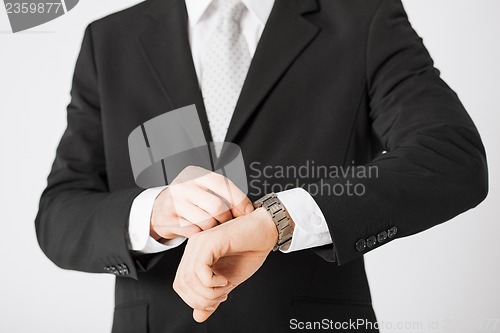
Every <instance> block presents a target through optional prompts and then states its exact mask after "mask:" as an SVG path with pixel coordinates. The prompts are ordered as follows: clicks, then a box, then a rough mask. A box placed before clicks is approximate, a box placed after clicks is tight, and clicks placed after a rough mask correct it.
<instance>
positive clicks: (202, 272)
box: [194, 263, 229, 288]
mask: <svg viewBox="0 0 500 333" xmlns="http://www.w3.org/2000/svg"><path fill="white" fill-rule="evenodd" d="M194 271H195V273H196V276H197V277H198V279H199V280H200V282H201V284H202V285H203V286H205V287H208V288H216V287H225V286H227V285H228V283H229V281H228V280H227V279H226V278H225V277H224V276H222V275H217V274H214V273H213V271H212V268H210V266H209V265H207V264H204V263H196V264H195V266H194Z"/></svg>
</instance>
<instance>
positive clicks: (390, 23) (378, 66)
mask: <svg viewBox="0 0 500 333" xmlns="http://www.w3.org/2000/svg"><path fill="white" fill-rule="evenodd" d="M366 61H367V64H366V67H367V88H366V89H367V95H368V98H369V109H370V115H369V116H370V119H371V125H372V130H373V133H374V135H375V137H376V138H377V139H378V140H379V141H380V145H381V146H382V147H383V149H384V150H386V151H387V153H385V154H381V155H379V156H378V157H376V158H375V159H374V160H373V161H371V162H370V163H369V164H368V165H365V171H366V170H368V168H369V167H372V170H377V172H376V174H375V173H373V174H372V177H371V178H367V179H362V180H361V181H360V180H359V179H355V178H350V177H347V178H343V179H336V180H333V179H330V180H328V181H329V182H330V185H331V186H333V185H334V184H335V183H338V182H342V183H345V182H346V181H351V182H352V183H356V182H358V183H359V182H361V183H363V185H364V188H365V189H366V191H365V194H364V195H360V196H356V195H354V196H347V195H344V196H339V197H328V196H321V195H316V196H314V198H315V200H316V202H317V203H318V205H319V206H320V208H321V210H322V212H323V213H324V215H325V217H326V220H327V223H328V227H329V230H330V233H331V236H332V240H333V244H334V247H333V248H332V247H331V246H330V247H322V248H317V249H315V251H316V252H317V253H318V254H319V255H321V256H322V257H323V258H324V259H326V260H329V261H333V260H334V259H336V260H337V261H338V263H339V264H343V263H346V262H349V261H351V260H353V259H356V258H358V257H360V256H362V255H363V254H365V253H367V252H368V251H370V250H372V249H375V248H377V247H379V246H381V245H383V244H386V243H388V242H389V241H391V240H394V239H396V238H399V237H405V236H409V235H412V234H415V233H418V232H421V231H423V230H425V229H428V228H430V227H433V226H435V225H438V224H440V223H442V222H445V221H447V220H449V219H451V218H453V217H454V216H456V215H458V214H460V213H462V212H464V211H466V210H468V209H470V208H473V207H475V206H476V205H478V204H479V203H480V202H481V201H482V200H483V199H484V198H485V197H486V195H487V192H488V176H487V166H486V156H485V151H484V147H483V145H482V142H481V138H480V136H479V134H478V132H477V130H476V128H475V126H474V124H473V122H472V120H471V119H470V117H469V116H468V114H467V112H466V111H465V109H464V107H463V106H462V104H461V103H460V101H459V99H458V97H457V95H456V94H455V93H454V92H453V91H452V90H451V89H450V88H449V87H448V86H447V85H446V83H445V82H443V81H442V80H441V79H440V73H439V71H438V70H437V69H436V68H434V64H433V61H432V59H431V57H430V55H429V53H428V52H427V50H426V48H425V47H424V45H423V43H422V40H421V38H419V36H418V35H417V34H416V33H415V31H414V30H413V29H412V27H411V25H410V23H409V21H408V17H407V15H406V13H405V11H404V8H403V5H402V3H401V1H400V0H383V1H381V4H380V6H379V7H378V9H377V11H376V13H375V15H374V17H373V20H372V23H371V27H370V30H369V35H368V38H367V56H366ZM373 168H376V169H373ZM375 175H376V176H377V177H375ZM333 249H335V250H333Z"/></svg>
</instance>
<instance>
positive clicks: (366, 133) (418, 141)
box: [36, 0, 487, 333]
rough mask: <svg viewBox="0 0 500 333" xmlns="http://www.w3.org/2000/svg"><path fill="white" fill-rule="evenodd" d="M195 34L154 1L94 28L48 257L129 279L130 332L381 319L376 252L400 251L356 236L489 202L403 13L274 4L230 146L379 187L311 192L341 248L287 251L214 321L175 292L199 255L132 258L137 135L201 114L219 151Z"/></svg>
mask: <svg viewBox="0 0 500 333" xmlns="http://www.w3.org/2000/svg"><path fill="white" fill-rule="evenodd" d="M187 22H188V21H187V13H186V8H185V4H184V2H183V1H182V0H149V1H146V2H143V3H140V4H138V5H136V6H134V7H132V8H129V9H127V10H124V11H121V12H119V13H116V14H113V15H111V16H108V17H106V18H103V19H101V20H98V21H96V22H94V23H92V24H91V25H90V26H89V27H88V28H87V30H86V32H85V36H84V39H83V45H82V49H81V53H80V55H79V58H78V60H77V64H76V69H75V74H74V80H73V87H72V91H71V97H72V99H71V103H70V105H69V106H68V127H67V130H66V132H65V133H64V136H63V138H62V140H61V142H60V145H59V147H58V149H57V156H56V159H55V162H54V165H53V168H52V171H51V173H50V176H49V178H48V186H47V188H46V190H45V191H44V193H43V195H42V198H41V202H40V210H39V214H38V216H37V219H36V231H37V235H38V239H39V243H40V246H41V248H42V249H43V251H44V252H45V253H46V255H47V256H48V257H49V258H50V259H51V260H52V261H53V262H54V263H56V264H57V265H58V266H60V267H62V268H65V269H72V270H78V271H84V272H93V273H104V272H105V270H104V267H106V266H108V267H109V266H113V265H126V267H127V268H128V272H127V273H124V274H122V276H119V277H117V280H116V291H115V295H116V309H115V318H114V328H113V331H114V332H122V333H123V332H134V333H142V332H151V333H159V332H193V333H194V332H223V333H225V332H239V333H245V332H259V333H261V332H288V331H289V321H290V319H292V318H297V319H298V320H302V321H306V320H321V319H323V318H327V319H331V320H334V321H348V320H349V319H352V320H356V319H367V320H372V321H374V320H375V314H374V312H373V309H372V305H371V298H370V291H369V286H368V282H367V278H366V274H365V269H364V263H363V255H364V254H365V253H367V252H369V251H370V250H372V249H375V248H378V247H379V246H383V245H385V244H387V243H388V242H389V241H391V239H387V240H385V241H383V242H377V244H376V245H375V246H373V247H372V248H366V249H363V250H362V251H358V249H357V248H356V243H357V242H358V240H360V239H367V238H369V237H370V236H373V235H375V236H376V235H378V234H379V233H380V232H382V231H386V230H389V229H390V228H392V227H397V230H398V232H397V236H396V237H395V238H401V237H405V236H409V235H412V234H415V233H417V232H421V231H423V230H426V229H428V228H430V227H433V226H435V225H438V224H440V223H442V222H445V221H447V220H449V219H451V218H453V217H454V216H456V215H458V214H460V213H461V212H463V211H466V210H468V209H470V208H472V207H474V206H476V205H477V204H478V203H479V202H481V201H482V200H483V198H484V197H485V196H486V193H487V170H486V157H485V152H484V148H483V145H482V143H481V139H480V137H479V134H478V132H477V130H476V128H475V126H474V124H473V122H472V121H471V119H470V118H469V116H468V114H467V112H466V111H465V110H464V107H463V106H462V104H461V103H460V101H459V99H458V98H457V96H456V94H455V93H454V92H453V91H452V90H451V89H450V88H449V87H448V86H447V85H446V84H445V83H444V82H443V81H442V80H441V79H440V74H439V71H438V70H437V69H435V68H434V66H433V61H432V59H431V57H430V55H429V53H428V52H427V50H426V48H425V47H424V45H423V43H422V40H421V39H420V38H419V37H418V35H417V34H416V33H415V31H414V30H413V29H412V27H411V26H410V23H409V21H408V18H407V16H406V13H405V11H404V9H403V6H402V4H401V1H400V0H372V1H361V0H349V1H347V0H276V3H275V5H274V8H273V10H272V12H271V15H270V17H269V21H268V23H267V25H266V28H265V30H264V32H263V35H262V38H261V40H260V42H259V45H258V47H257V50H256V53H255V55H254V58H253V60H252V64H251V67H250V70H249V72H248V76H247V79H246V81H245V84H244V87H243V89H242V92H241V96H240V99H239V101H238V104H237V106H236V110H235V113H234V116H233V119H232V121H231V125H230V128H229V131H228V134H227V138H226V141H229V142H234V143H236V144H238V145H239V146H240V147H241V149H242V152H243V156H244V159H245V163H246V165H247V166H248V167H249V169H250V164H251V163H255V162H258V163H260V165H262V166H297V167H298V166H301V165H304V163H305V162H306V161H314V163H315V164H316V165H325V166H342V165H343V166H347V165H352V164H355V165H367V166H376V167H378V170H379V171H378V178H376V179H366V180H363V183H364V185H365V188H366V194H365V195H363V196H347V195H343V196H327V195H313V196H314V198H315V200H316V202H317V203H318V205H319V207H320V208H321V210H322V212H323V214H324V216H325V218H326V221H327V223H328V226H329V230H330V233H331V236H332V240H333V246H324V247H321V248H315V249H312V250H304V251H298V252H294V253H290V254H282V253H279V252H273V253H271V254H270V255H269V257H268V259H267V261H266V262H265V263H264V265H263V267H262V268H261V269H260V270H259V271H258V272H257V273H256V274H255V275H254V276H253V277H252V278H250V279H249V280H248V281H247V282H245V283H244V284H243V285H241V286H240V287H239V288H238V289H236V290H235V291H234V292H233V293H232V294H231V295H230V298H229V300H228V301H227V302H226V303H224V304H222V305H221V307H220V308H219V309H218V310H217V312H216V313H215V314H214V315H213V316H212V317H211V318H210V319H209V320H208V321H207V322H205V323H203V324H197V323H195V322H194V320H193V319H192V313H191V309H190V308H189V307H188V306H187V305H186V304H184V303H183V301H182V300H181V299H180V298H179V297H178V296H177V294H175V292H174V291H173V290H172V282H173V279H174V276H175V272H176V269H177V266H178V263H179V260H180V258H181V256H182V253H183V248H184V247H183V246H180V247H178V248H176V249H173V250H170V251H167V252H164V253H161V254H156V255H143V256H134V255H131V253H130V251H129V250H128V245H127V243H128V240H127V225H128V219H129V212H130V207H131V204H132V202H133V200H134V198H135V197H136V196H137V195H138V194H139V193H140V192H141V191H142V189H140V188H138V187H137V186H136V185H135V183H134V178H133V174H132V170H131V166H130V161H129V155H128V147H127V138H128V135H129V133H130V132H131V131H132V130H133V129H134V128H136V127H137V126H139V125H140V124H142V123H143V122H145V121H147V120H149V119H151V118H153V117H155V116H158V115H160V114H163V113H165V112H167V111H170V110H173V109H176V108H180V107H183V106H186V105H191V104H196V107H197V109H198V113H199V116H200V119H201V122H202V127H203V130H204V133H205V136H206V139H207V141H211V139H210V138H211V134H210V130H209V127H208V121H207V116H206V112H205V109H204V106H203V99H202V95H201V92H200V90H199V86H198V82H197V79H196V74H195V70H194V66H193V62H192V56H191V52H190V48H189V42H188V36H187ZM384 150H385V151H387V153H385V154H382V151H384ZM346 180H349V177H347V178H342V179H337V178H332V179H327V180H326V181H325V182H326V183H328V184H329V185H330V186H334V185H335V184H336V183H338V182H342V183H344V182H345V181H346ZM268 181H270V182H271V183H275V184H281V183H283V184H285V183H287V182H289V181H290V180H289V179H281V178H279V179H278V178H277V179H270V180H269V179H268ZM317 181H319V180H317V179H316V180H310V179H301V180H300V182H302V183H303V184H301V185H307V184H308V183H310V182H317ZM353 181H355V180H354V179H353ZM250 197H251V199H253V200H254V199H256V198H257V197H256V195H252V193H250ZM393 239H394V238H393ZM416 250H418V249H416ZM389 264H390V263H388V265H389ZM75 301H77V300H75ZM346 331H347V330H346ZM362 331H363V330H362ZM364 331H369V330H364ZM374 331H375V330H374Z"/></svg>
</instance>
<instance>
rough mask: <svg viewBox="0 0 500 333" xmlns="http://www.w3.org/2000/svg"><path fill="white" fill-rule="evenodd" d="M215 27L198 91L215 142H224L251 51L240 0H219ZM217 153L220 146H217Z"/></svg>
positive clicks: (204, 51) (203, 65)
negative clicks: (244, 34)
mask: <svg viewBox="0 0 500 333" xmlns="http://www.w3.org/2000/svg"><path fill="white" fill-rule="evenodd" d="M219 9H220V16H219V22H218V24H217V28H216V29H215V31H214V33H213V35H212V36H211V39H210V40H209V42H208V43H207V44H206V45H205V48H204V50H203V53H202V77H201V90H202V94H203V100H204V103H205V108H206V110H207V116H208V121H209V124H210V131H211V132H212V138H213V140H214V142H224V138H225V137H226V133H227V129H228V127H229V123H230V122H231V118H232V116H233V113H234V108H235V107H236V103H237V101H238V98H239V95H240V93H241V88H242V87H243V83H244V81H245V78H246V75H247V72H248V68H249V67H250V62H251V58H250V53H249V51H248V46H247V43H246V41H245V38H244V36H243V34H242V32H241V28H240V22H241V17H242V15H243V13H244V11H245V10H246V7H245V5H244V4H243V3H242V2H241V0H219ZM216 152H217V155H219V154H220V145H216Z"/></svg>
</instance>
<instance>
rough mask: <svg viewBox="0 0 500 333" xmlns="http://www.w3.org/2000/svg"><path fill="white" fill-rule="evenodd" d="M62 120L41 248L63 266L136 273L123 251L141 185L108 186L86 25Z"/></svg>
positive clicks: (42, 214) (44, 199)
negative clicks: (64, 126) (114, 188)
mask: <svg viewBox="0 0 500 333" xmlns="http://www.w3.org/2000/svg"><path fill="white" fill-rule="evenodd" d="M67 121H68V124H67V129H66V131H65V133H64V135H63V137H62V139H61V142H60V144H59V147H58V148H57V152H56V157H55V161H54V164H53V166H52V170H51V172H50V175H49V177H48V184H47V188H46V189H45V190H44V192H43V194H42V196H41V199H40V206H39V212H38V215H37V217H36V221H35V225H36V234H37V237H38V242H39V244H40V247H41V248H42V250H43V251H44V253H45V254H46V255H47V256H48V257H49V258H50V259H51V260H52V261H53V262H54V263H55V264H56V265H58V266H60V267H62V268H65V269H72V270H78V271H84V272H93V273H99V272H102V273H104V272H106V273H113V274H115V275H117V276H126V277H133V278H137V269H138V267H140V266H141V265H140V264H139V262H138V261H136V259H135V258H133V257H132V256H131V254H130V252H129V250H128V240H127V225H128V219H129V212H130V207H131V205H132V202H133V200H134V198H135V197H136V196H137V195H138V194H139V193H140V192H141V191H142V189H140V188H130V189H125V190H118V191H113V192H110V191H109V188H108V185H107V178H106V164H105V156H104V144H103V133H102V124H101V117H100V110H99V93H98V80H97V73H96V68H95V66H94V58H93V50H92V34H91V27H90V26H89V27H88V28H87V30H86V32H85V36H84V39H83V45H82V49H81V52H80V55H79V57H78V60H77V63H76V68H75V74H74V78H73V86H72V90H71V102H70V104H69V106H68V112H67Z"/></svg>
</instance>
